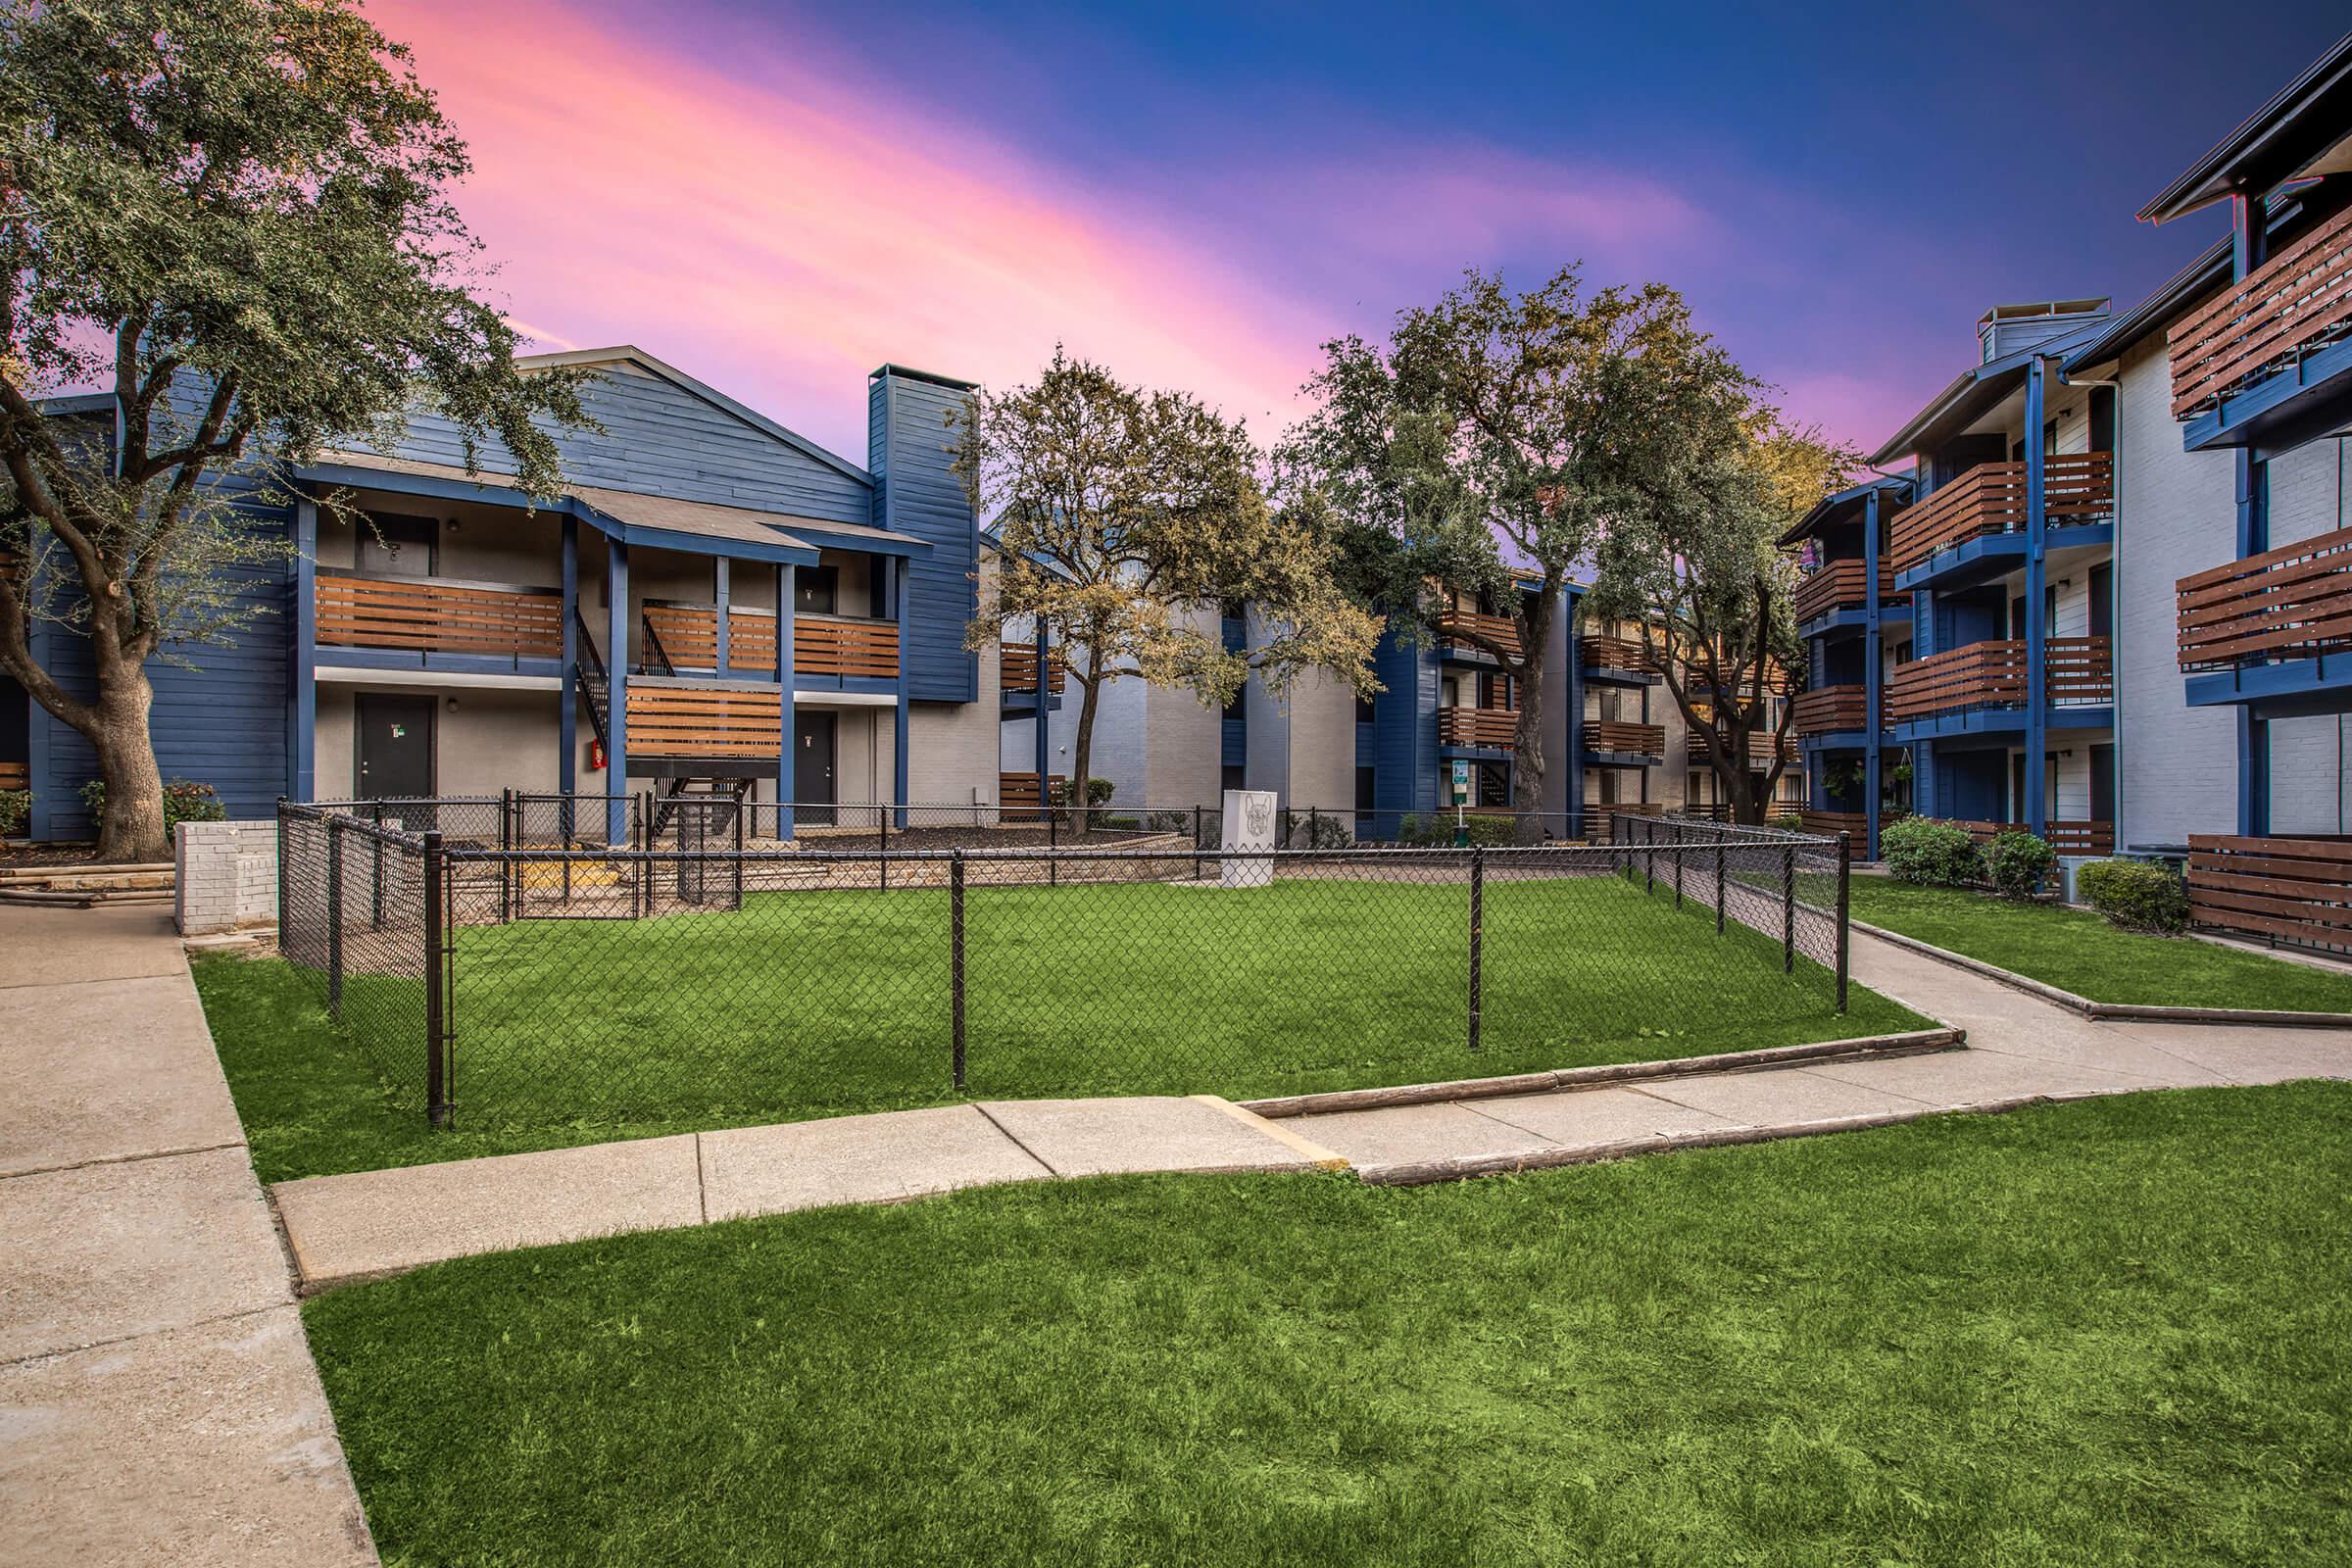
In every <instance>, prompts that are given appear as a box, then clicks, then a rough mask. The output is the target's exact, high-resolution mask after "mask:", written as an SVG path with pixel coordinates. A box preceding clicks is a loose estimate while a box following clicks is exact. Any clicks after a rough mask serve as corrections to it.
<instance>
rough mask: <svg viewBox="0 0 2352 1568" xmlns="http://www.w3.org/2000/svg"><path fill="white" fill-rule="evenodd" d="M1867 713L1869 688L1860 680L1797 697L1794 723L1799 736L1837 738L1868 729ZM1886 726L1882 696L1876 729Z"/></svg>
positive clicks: (1821, 687)
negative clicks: (1845, 733) (1854, 731)
mask: <svg viewBox="0 0 2352 1568" xmlns="http://www.w3.org/2000/svg"><path fill="white" fill-rule="evenodd" d="M1869 711H1870V688H1869V687H1867V686H1865V685H1863V684H1861V683H1860V682H1859V681H1856V682H1853V683H1851V684H1849V685H1844V686H1816V687H1814V688H1813V689H1812V690H1811V691H1809V692H1799V693H1797V696H1796V716H1795V718H1794V719H1792V720H1791V721H1790V722H1792V723H1793V724H1795V726H1796V732H1797V733H1798V734H1799V735H1838V734H1843V733H1844V732H1845V731H1847V730H1859V729H1867V728H1869V727H1870V726H1869V721H1868V719H1867V718H1866V716H1865V715H1866V714H1867V713H1868V712H1869ZM1886 726H1887V711H1886V703H1885V699H1884V697H1882V698H1881V701H1880V707H1879V727H1880V728H1882V729H1884V728H1886Z"/></svg>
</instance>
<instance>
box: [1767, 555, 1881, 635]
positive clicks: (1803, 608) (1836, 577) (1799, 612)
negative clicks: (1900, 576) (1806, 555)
mask: <svg viewBox="0 0 2352 1568" xmlns="http://www.w3.org/2000/svg"><path fill="white" fill-rule="evenodd" d="M1869 601H1870V573H1869V572H1868V570H1867V569H1865V565H1864V563H1863V562H1861V561H1860V560H1859V559H1855V558H1851V557H1849V558H1848V559H1846V560H1844V561H1833V562H1830V563H1828V564H1825V565H1822V566H1817V567H1815V568H1814V569H1813V570H1812V571H1809V572H1807V573H1805V576H1804V579H1803V580H1802V581H1801V582H1799V583H1798V584H1797V585H1796V594H1795V596H1794V598H1793V599H1792V600H1791V601H1790V605H1791V608H1792V609H1793V610H1794V611H1795V612H1796V620H1797V624H1798V625H1800V626H1801V625H1806V624H1809V623H1811V622H1813V621H1816V620H1819V619H1821V618H1822V617H1823V616H1824V615H1833V614H1836V613H1838V612H1840V611H1847V610H1857V611H1858V610H1863V609H1866V608H1867V607H1868V605H1869ZM1910 602H1911V596H1910V595H1909V594H1902V593H1897V592H1895V589H1894V571H1893V568H1892V567H1890V566H1889V565H1888V564H1887V563H1886V562H1884V561H1882V562H1880V563H1879V607H1880V609H1882V610H1886V609H1889V608H1892V607H1895V606H1905V605H1908V604H1909V603H1910Z"/></svg>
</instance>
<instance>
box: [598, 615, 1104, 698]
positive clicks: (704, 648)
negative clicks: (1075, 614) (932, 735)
mask: <svg viewBox="0 0 2352 1568" xmlns="http://www.w3.org/2000/svg"><path fill="white" fill-rule="evenodd" d="M645 629H646V630H647V632H649V633H650V634H651V635H650V636H649V638H648V639H647V644H648V646H647V652H648V653H649V654H656V653H658V654H660V655H661V656H662V659H661V661H660V662H661V663H665V664H666V665H667V666H668V667H669V668H671V669H690V670H710V671H712V672H716V671H717V669H718V609H717V607H716V606H714V605H689V604H679V603H675V602H673V601H667V600H654V599H649V600H647V601H646V603H645ZM1030 653H1031V657H1032V658H1033V659H1034V657H1035V653H1036V651H1035V650H1034V649H1032V650H1031V651H1030ZM775 668H776V616H775V612H773V611H771V610H746V609H738V608H733V607H730V608H729V609H728V611H727V672H728V673H731V674H745V675H767V676H770V677H772V676H773V675H774V673H775ZM792 670H793V674H794V676H795V678H796V679H797V678H798V677H800V676H803V675H814V676H820V677H825V678H836V677H842V676H848V677H851V678H855V679H877V680H892V679H896V678H897V676H898V673H899V625H898V622H897V621H893V620H860V619H854V618H852V617H849V616H844V615H812V614H806V613H803V614H796V615H794V616H793V617H792ZM1056 673H1058V671H1056ZM1032 684H1033V685H1034V684H1035V682H1034V680H1032Z"/></svg>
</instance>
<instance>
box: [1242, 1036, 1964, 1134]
mask: <svg viewBox="0 0 2352 1568" xmlns="http://www.w3.org/2000/svg"><path fill="white" fill-rule="evenodd" d="M1967 1044H1968V1031H1967V1030H1965V1029H1952V1028H1939V1029H1914V1030H1911V1031H1909V1032H1907V1033H1904V1034H1892V1035H1860V1036H1857V1037H1855V1038H1853V1039H1850V1040H1816V1041H1810V1042H1808V1043H1806V1044H1804V1045H1800V1046H1761V1047H1758V1048H1757V1049H1756V1050H1753V1051H1726V1052H1719V1053H1717V1054H1714V1055H1712V1056H1675V1057H1671V1058H1669V1059H1667V1060H1665V1061H1627V1062H1608V1063H1604V1064H1602V1065H1599V1066H1594V1067H1556V1068H1550V1069H1547V1070H1545V1071H1543V1072H1517V1073H1509V1074H1506V1075H1504V1076H1502V1077H1499V1078H1457V1079H1453V1080H1451V1081H1449V1082H1446V1083H1435V1084H1399V1085H1397V1086H1396V1087H1394V1088H1388V1089H1334V1090H1329V1091H1326V1092H1324V1093H1322V1094H1313V1095H1284V1096H1280V1097H1277V1098H1275V1099H1271V1100H1245V1101H1242V1102H1240V1104H1241V1107H1242V1108H1243V1109H1244V1110H1248V1111H1252V1112H1254V1113H1255V1114H1257V1115H1260V1116H1263V1117H1266V1118H1267V1119H1268V1120H1279V1119H1281V1118H1283V1117H1286V1116H1310V1115H1316V1114H1320V1113H1325V1112H1330V1111H1341V1110H1385V1109H1387V1108H1389V1107H1391V1106H1394V1105H1429V1104H1440V1103H1445V1102H1446V1101H1449V1100H1494V1099H1497V1098H1500V1097H1501V1096H1504V1095H1536V1094H1544V1093H1546V1092H1548V1091H1551V1090H1555V1089H1595V1088H1599V1087H1601V1086H1603V1085H1607V1084H1620V1083H1631V1082H1637V1081H1640V1080H1643V1079H1650V1078H1689V1077H1691V1076H1693V1075H1695V1074H1698V1073H1711V1072H1752V1071H1757V1070H1761V1069H1764V1068H1771V1067H1795V1066H1806V1065H1809V1064H1811V1063H1814V1062H1819V1061H1842V1060H1848V1059H1854V1058H1864V1057H1871V1056H1916V1055H1922V1054H1926V1053H1929V1052H1936V1051H1956V1050H1959V1049H1961V1048H1963V1047H1965V1046H1966V1045H1967Z"/></svg>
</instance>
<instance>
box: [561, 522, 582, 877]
mask: <svg viewBox="0 0 2352 1568" xmlns="http://www.w3.org/2000/svg"><path fill="white" fill-rule="evenodd" d="M560 580H561V581H562V582H563V584H564V647H563V651H562V653H561V654H560V655H559V657H558V661H557V662H559V663H561V664H562V665H563V666H564V669H563V677H564V695H563V697H562V698H561V699H560V706H559V707H558V708H557V709H556V793H558V794H559V795H564V796H568V795H570V794H571V793H572V791H573V790H575V789H576V788H578V787H579V754H580V632H579V624H580V519H579V518H577V517H574V516H570V515H565V517H564V564H563V576H562V578H561V579H560ZM566 810H567V811H568V808H566ZM570 820H571V818H570V816H569V815H566V816H565V817H564V821H565V822H566V823H568V822H570ZM565 831H566V832H568V831H570V830H569V828H568V827H567V828H566V829H565Z"/></svg>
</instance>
